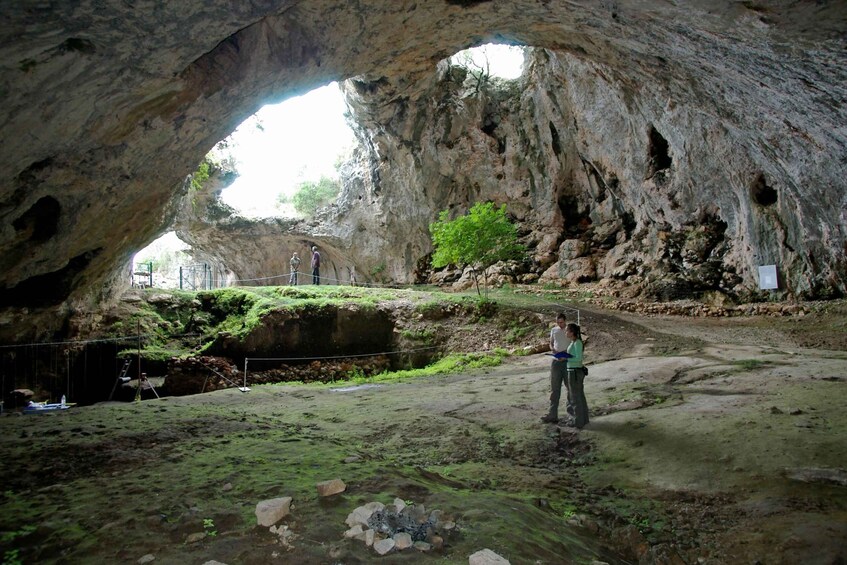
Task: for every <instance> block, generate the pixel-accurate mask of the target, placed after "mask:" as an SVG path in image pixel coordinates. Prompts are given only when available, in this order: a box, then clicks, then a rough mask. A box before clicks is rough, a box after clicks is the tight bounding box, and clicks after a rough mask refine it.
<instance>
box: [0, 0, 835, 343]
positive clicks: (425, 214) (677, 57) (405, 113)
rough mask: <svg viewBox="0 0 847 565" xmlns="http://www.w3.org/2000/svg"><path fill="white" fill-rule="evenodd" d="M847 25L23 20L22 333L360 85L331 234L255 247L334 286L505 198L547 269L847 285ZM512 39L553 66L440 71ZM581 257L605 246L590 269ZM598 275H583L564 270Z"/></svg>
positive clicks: (13, 190) (1, 274)
mask: <svg viewBox="0 0 847 565" xmlns="http://www.w3.org/2000/svg"><path fill="white" fill-rule="evenodd" d="M845 13H847V6H845V4H844V3H841V2H825V3H818V4H815V5H814V6H812V5H810V4H807V3H787V2H778V1H773V2H761V3H739V2H735V1H732V0H703V1H702V2H698V3H696V5H691V4H690V3H685V4H679V5H670V4H668V3H667V2H649V1H648V2H644V1H641V0H638V1H636V0H616V1H614V2H594V1H588V0H585V1H577V2H573V1H568V2H565V1H564V0H545V1H540V0H516V1H509V2H506V1H505V0H488V1H485V0H480V1H459V0H449V1H446V2H419V3H416V4H411V5H409V4H406V3H398V2H389V1H387V0H385V1H376V0H375V1H371V2H356V3H351V2H345V1H341V0H315V1H311V2H295V1H293V0H262V1H258V2H250V3H236V4H233V3H231V2H224V1H223V0H209V1H206V2H203V3H202V4H201V3H192V2H187V3H185V2H182V3H165V4H162V5H157V6H156V7H153V8H149V9H146V8H145V9H141V8H136V9H133V8H129V7H127V5H126V4H125V3H122V2H117V1H115V0H86V1H82V2H74V3H66V4H58V5H55V4H50V5H48V4H44V5H43V6H42V5H32V6H29V7H25V8H23V7H22V8H21V9H19V10H15V11H10V13H8V14H6V15H5V21H4V26H3V29H2V31H0V55H2V56H1V57H0V61H2V63H0V65H2V72H1V73H0V92H2V93H3V100H4V104H3V105H2V107H0V133H2V136H3V139H4V143H3V149H2V152H0V339H2V340H3V341H12V340H19V339H24V338H34V337H44V336H45V335H48V334H52V333H54V332H56V331H58V330H59V329H60V328H61V327H62V324H63V323H64V320H65V319H66V317H67V315H68V314H69V313H70V312H71V311H73V310H75V309H86V308H93V307H95V306H96V304H97V303H98V302H102V301H104V300H108V299H109V298H110V297H111V296H113V295H114V293H115V292H116V291H118V290H120V289H122V288H123V287H124V286H125V285H126V284H127V281H126V279H127V278H128V277H127V276H126V275H127V273H126V270H125V266H126V265H127V263H128V261H129V259H130V257H131V255H132V254H133V253H134V252H135V251H137V250H138V249H140V248H142V247H143V246H145V245H146V244H147V243H149V242H150V241H152V240H153V239H154V238H155V237H156V236H157V235H158V234H160V233H162V232H163V231H165V230H166V229H168V228H169V227H170V226H171V225H172V224H173V223H174V221H175V219H176V218H177V216H178V215H179V214H180V211H181V210H182V209H183V206H184V203H185V200H186V198H188V197H189V190H188V188H187V186H186V183H184V179H185V177H186V175H188V174H189V173H191V172H192V171H194V170H195V169H196V167H197V165H198V163H199V162H200V161H201V159H202V158H203V155H205V153H206V152H207V151H208V150H209V149H210V148H211V147H212V146H213V145H214V144H215V143H216V142H217V141H219V140H220V139H222V138H223V137H225V136H226V135H227V134H229V133H230V132H231V131H232V130H233V129H234V128H235V127H236V126H237V125H238V124H239V123H240V122H241V121H242V120H244V119H245V118H246V117H248V116H249V115H251V114H252V113H254V112H255V111H256V110H258V109H259V108H260V107H261V106H262V105H263V104H264V103H267V102H275V101H279V100H281V99H283V98H285V97H288V96H292V95H296V94H300V93H302V92H305V91H307V90H309V89H311V88H313V87H316V86H320V85H322V84H326V83H327V82H329V81H332V80H344V79H349V80H348V81H347V83H346V86H345V88H346V89H347V92H348V97H349V100H350V103H351V105H352V107H353V109H354V113H355V115H356V117H357V119H359V120H360V123H361V130H360V140H361V141H362V143H363V146H362V148H361V150H360V151H361V152H360V160H359V161H357V162H356V163H353V164H351V165H350V169H349V172H350V174H351V179H352V181H351V183H350V184H349V185H348V186H347V187H346V189H345V194H344V197H343V198H342V199H341V202H340V203H339V205H338V206H337V207H336V208H333V209H331V210H330V211H328V212H327V213H326V215H325V217H324V218H323V219H322V220H321V221H319V222H315V223H302V222H301V223H296V224H287V223H283V224H279V223H273V222H272V223H271V225H266V226H247V227H246V229H247V230H248V232H247V233H249V234H250V235H249V236H248V238H251V239H252V241H254V242H260V243H254V245H255V246H256V247H259V246H260V245H261V247H262V248H263V249H280V255H281V256H283V257H286V256H288V255H290V253H289V252H290V250H291V249H292V248H295V247H297V246H306V245H308V244H312V243H316V244H318V245H319V246H322V245H325V246H326V248H327V253H326V256H325V259H326V261H327V262H326V265H327V268H328V269H330V270H331V271H333V272H335V273H336V274H343V270H344V268H346V266H347V265H348V264H349V265H356V266H357V267H359V269H360V273H361V272H362V271H364V272H365V273H367V274H368V275H369V276H370V273H380V276H385V277H388V278H392V279H395V280H398V281H408V280H411V279H412V278H413V277H414V272H415V269H416V268H417V267H418V264H419V262H420V261H421V259H422V258H424V257H425V255H426V253H428V251H429V240H428V235H427V231H426V226H427V225H428V223H429V222H430V221H432V220H433V219H434V214H435V213H437V211H438V210H440V209H443V208H446V207H450V206H453V207H454V208H455V209H456V210H457V212H460V211H463V209H464V208H465V207H467V206H468V205H470V204H472V203H473V202H475V201H478V200H484V199H491V200H495V201H497V202H503V203H506V204H508V206H509V208H510V210H511V212H512V213H513V214H514V215H515V217H516V219H518V220H519V221H520V222H521V223H522V230H523V231H524V232H525V236H526V239H527V241H528V242H529V243H534V244H536V247H535V248H534V249H535V251H534V253H535V258H534V259H535V261H537V262H538V264H537V265H534V266H533V269H535V270H536V271H539V270H542V271H543V272H544V277H553V278H556V277H565V278H567V277H569V276H576V277H577V278H580V277H582V278H586V277H587V278H591V277H597V278H601V279H609V280H619V281H622V283H623V282H625V283H627V284H630V283H638V284H640V285H642V286H643V287H644V288H646V289H652V290H651V292H653V293H654V294H656V295H666V296H673V295H674V294H675V293H677V292H684V291H686V290H687V289H688V288H691V289H695V290H696V289H697V288H711V289H722V290H727V291H734V292H737V293H741V292H742V291H744V290H750V289H755V287H756V284H755V283H756V271H755V267H756V265H759V264H777V265H778V266H779V267H780V270H781V273H782V277H783V288H784V289H785V290H787V291H789V292H791V293H794V294H798V295H806V296H826V295H832V294H843V293H844V292H845V290H847V272H845V271H846V270H847V267H845V253H847V245H846V244H847V233H845V230H847V227H845V226H847V212H845V210H846V209H847V195H845V189H844V181H843V176H844V167H845V161H844V156H845V155H847V131H845V126H844V124H845V123H847V119H845V118H847V116H846V115H845V113H847V110H845V108H847V104H845V101H846V100H845V99H847V87H845V85H847V68H846V67H847V66H846V65H845V56H844V51H843V37H844V32H845V29H847V25H846V24H845ZM492 40H493V41H507V42H512V43H517V44H524V45H529V46H533V47H535V48H536V50H535V51H534V53H533V55H532V57H531V58H532V64H531V66H530V69H529V70H528V71H527V73H526V74H525V76H524V77H523V78H522V79H521V80H520V81H518V82H515V83H512V84H508V85H503V86H502V88H498V89H492V90H491V91H488V92H482V93H480V95H477V94H474V95H469V94H468V86H467V84H466V83H465V82H464V79H463V78H462V77H459V76H458V75H456V74H455V72H456V71H455V69H452V70H451V69H449V68H448V67H446V66H441V67H438V66H437V64H438V62H439V61H441V60H442V59H444V58H445V57H447V56H449V55H451V54H452V53H454V52H456V51H458V50H459V49H462V48H466V47H469V46H471V45H476V44H480V43H484V42H487V41H492ZM435 93H440V95H441V98H433V97H432V95H433V94H435ZM203 223H204V222H202V221H200V220H197V221H195V222H194V224H193V225H194V226H195V227H196V228H199V227H200V226H201V224H203ZM206 223H210V222H206ZM237 227H238V226H230V227H229V229H230V230H231V231H232V233H233V234H240V233H241V232H240V231H239V230H238V229H235V228H237ZM215 229H217V228H215ZM249 230H253V231H252V232H250V231H249ZM213 235H214V234H213V233H212V232H210V233H208V234H206V237H205V239H204V237H203V236H202V234H201V235H200V236H197V239H198V241H206V242H207V243H208V242H211V241H213V240H214V238H213V237H212V236H213ZM239 238H241V236H240V235H233V240H239ZM568 240H579V241H581V242H584V243H585V244H586V246H587V247H585V248H583V249H582V251H580V253H581V255H580V256H579V257H573V253H574V252H575V251H576V250H579V249H581V248H580V247H579V246H575V245H572V244H568V245H566V246H563V245H562V244H563V242H565V241H568ZM268 242H275V243H276V244H277V245H275V246H270V245H268V244H267V243H268ZM235 243H237V241H236V242H235ZM235 243H234V244H233V248H231V249H223V250H222V251H215V250H214V249H212V250H211V251H210V252H212V253H218V255H219V256H220V257H222V258H224V259H225V260H227V261H228V262H230V263H233V264H232V267H231V268H232V269H233V272H234V273H235V274H236V275H237V276H249V275H253V274H262V273H267V272H268V271H265V270H264V268H258V267H255V266H254V265H255V264H256V263H257V262H258V260H259V258H260V257H262V256H263V255H262V254H261V253H260V254H257V261H256V262H253V263H251V262H249V261H247V260H245V259H242V261H243V264H237V263H235V262H233V258H234V257H237V256H238V255H239V253H241V255H242V256H247V255H248V254H247V253H246V252H245V249H244V248H243V247H242V248H240V249H238V248H235ZM221 244H222V245H223V243H221ZM248 251H249V249H248ZM265 253H267V252H265ZM583 258H584V259H585V261H583V262H582V263H585V264H584V265H581V266H579V267H578V269H577V270H578V272H579V273H581V274H578V275H572V273H573V272H574V267H573V265H568V264H565V263H566V262H567V261H568V260H569V259H583ZM273 267H274V268H275V267H276V266H273ZM268 268H270V267H268ZM270 272H273V271H270ZM276 272H279V271H278V270H277V271H276ZM242 273H243V274H242ZM339 278H343V277H339Z"/></svg>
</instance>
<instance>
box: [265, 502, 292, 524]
mask: <svg viewBox="0 0 847 565" xmlns="http://www.w3.org/2000/svg"><path fill="white" fill-rule="evenodd" d="M291 501H292V498H291V497H290V496H284V497H280V498H271V499H269V500H263V501H261V502H259V503H258V504H257V505H256V521H257V522H258V523H259V525H260V526H273V525H274V524H276V523H277V522H279V521H280V520H282V518H284V517H285V516H287V515H288V513H289V511H290V509H291Z"/></svg>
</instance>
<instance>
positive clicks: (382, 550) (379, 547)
mask: <svg viewBox="0 0 847 565" xmlns="http://www.w3.org/2000/svg"><path fill="white" fill-rule="evenodd" d="M394 546H395V543H394V540H393V539H392V538H385V539H381V540H379V541H378V542H375V543H374V545H373V548H374V551H376V552H377V553H378V554H380V555H385V554H386V553H389V552H391V551H392V550H393V549H394Z"/></svg>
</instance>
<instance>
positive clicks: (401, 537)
mask: <svg viewBox="0 0 847 565" xmlns="http://www.w3.org/2000/svg"><path fill="white" fill-rule="evenodd" d="M393 539H394V547H396V548H397V549H398V550H399V551H403V550H404V549H408V548H410V547H412V536H410V535H409V534H408V533H406V532H399V533H396V534H394V538H393Z"/></svg>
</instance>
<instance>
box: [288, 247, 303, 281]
mask: <svg viewBox="0 0 847 565" xmlns="http://www.w3.org/2000/svg"><path fill="white" fill-rule="evenodd" d="M288 264H289V265H290V266H291V276H290V277H289V279H288V284H293V285H294V286H297V270H298V269H299V268H300V257H298V256H297V252H296V251H295V252H294V253H293V254H292V255H291V259H290V260H289V261H288Z"/></svg>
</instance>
